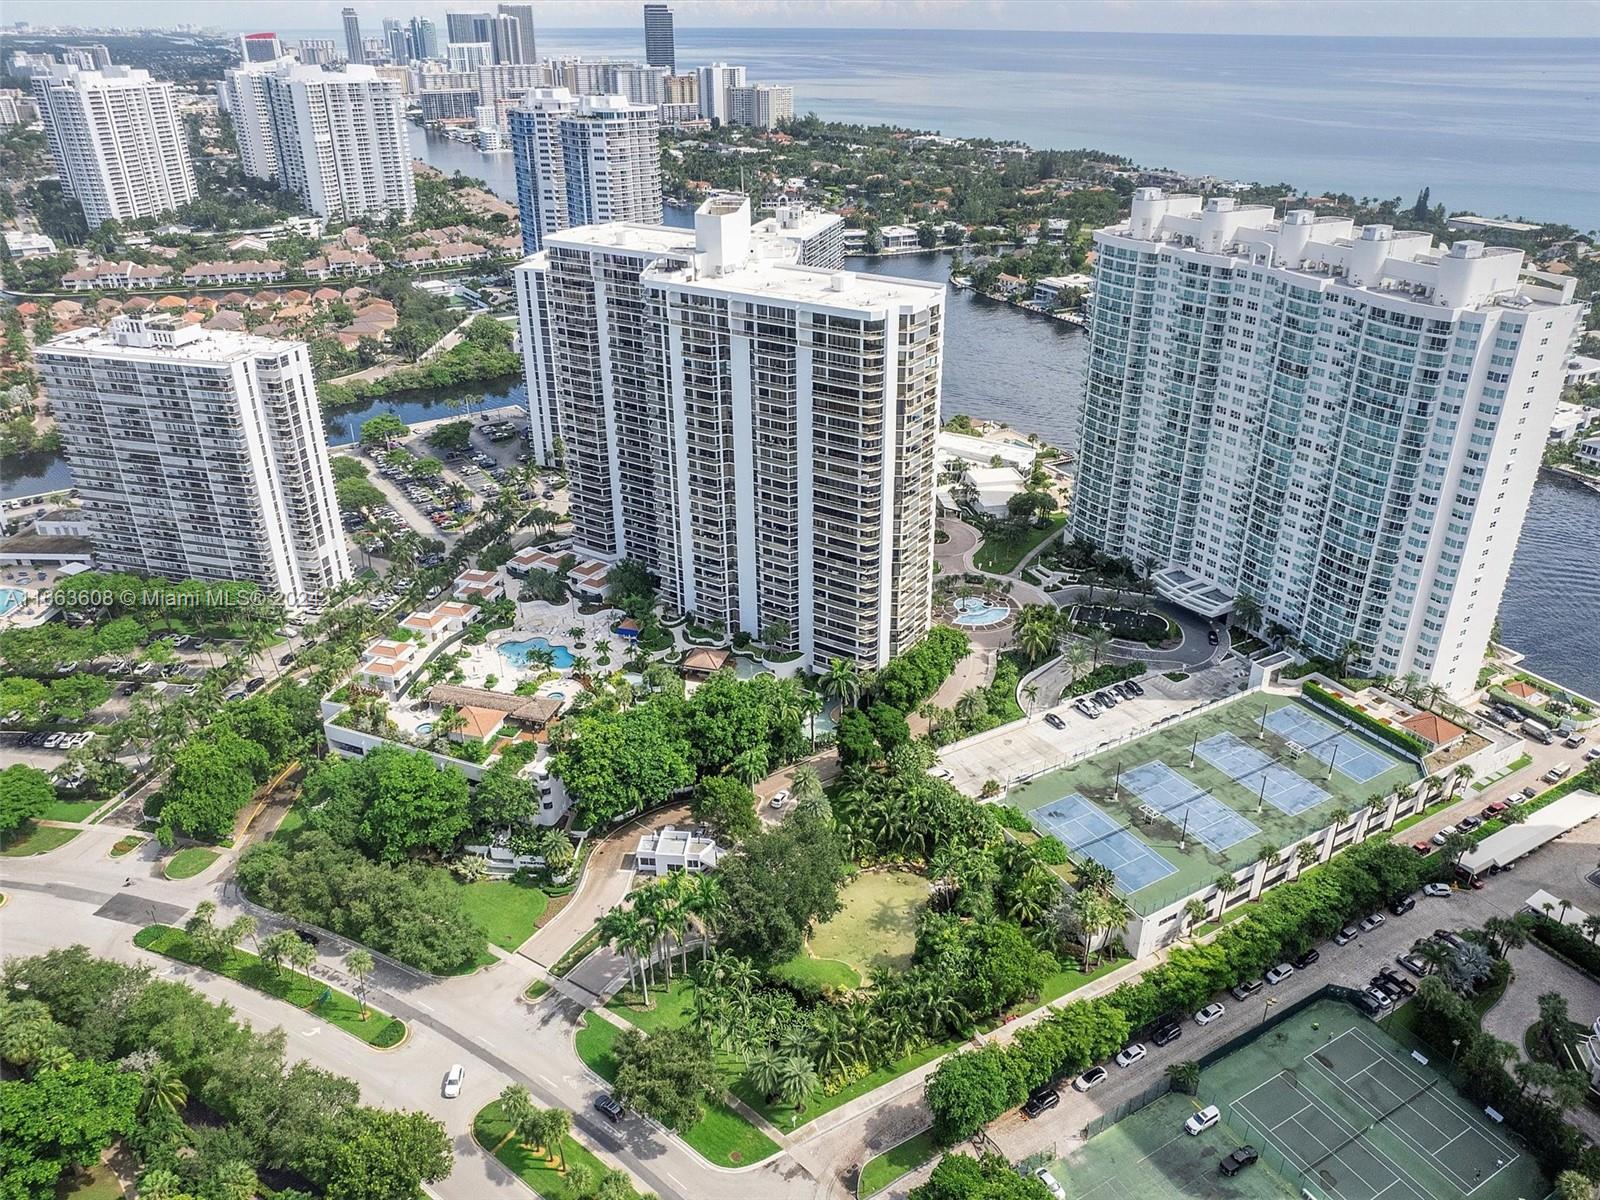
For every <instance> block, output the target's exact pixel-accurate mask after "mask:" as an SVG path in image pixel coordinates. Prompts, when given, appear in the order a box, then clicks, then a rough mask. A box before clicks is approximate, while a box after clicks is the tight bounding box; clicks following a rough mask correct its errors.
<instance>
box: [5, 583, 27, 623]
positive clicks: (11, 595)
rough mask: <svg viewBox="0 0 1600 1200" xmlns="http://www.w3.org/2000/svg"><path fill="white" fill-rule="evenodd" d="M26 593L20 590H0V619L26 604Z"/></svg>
mask: <svg viewBox="0 0 1600 1200" xmlns="http://www.w3.org/2000/svg"><path fill="white" fill-rule="evenodd" d="M27 599H28V593H27V592H25V591H23V590H22V589H21V588H0V617H3V616H5V615H6V614H7V613H8V612H11V611H13V610H14V609H18V608H21V607H22V606H23V604H24V603H26V602H27Z"/></svg>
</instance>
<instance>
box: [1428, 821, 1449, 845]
mask: <svg viewBox="0 0 1600 1200" xmlns="http://www.w3.org/2000/svg"><path fill="white" fill-rule="evenodd" d="M1455 831H1456V827H1455V826H1454V825H1446V826H1445V827H1444V828H1443V829H1441V830H1439V832H1438V833H1436V834H1434V835H1433V836H1432V837H1431V838H1429V839H1428V840H1429V841H1430V842H1432V843H1433V844H1434V845H1435V846H1442V845H1444V843H1445V839H1446V838H1448V837H1449V836H1450V835H1451V834H1452V833H1454V832H1455Z"/></svg>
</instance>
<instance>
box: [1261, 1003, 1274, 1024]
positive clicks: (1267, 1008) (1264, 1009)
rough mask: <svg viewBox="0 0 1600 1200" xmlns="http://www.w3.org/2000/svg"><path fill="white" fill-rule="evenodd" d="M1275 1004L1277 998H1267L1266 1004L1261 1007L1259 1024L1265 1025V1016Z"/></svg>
mask: <svg viewBox="0 0 1600 1200" xmlns="http://www.w3.org/2000/svg"><path fill="white" fill-rule="evenodd" d="M1277 1002H1278V998H1277V997H1276V996H1268V997H1267V1002H1266V1003H1265V1004H1264V1005H1262V1006H1261V1023H1262V1024H1263V1025H1265V1024H1266V1023H1267V1014H1268V1013H1269V1012H1271V1011H1272V1006H1273V1005H1274V1004H1276V1003H1277Z"/></svg>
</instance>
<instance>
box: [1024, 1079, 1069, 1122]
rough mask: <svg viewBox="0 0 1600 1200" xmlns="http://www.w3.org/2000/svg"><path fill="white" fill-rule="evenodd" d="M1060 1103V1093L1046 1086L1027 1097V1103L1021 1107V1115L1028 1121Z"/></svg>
mask: <svg viewBox="0 0 1600 1200" xmlns="http://www.w3.org/2000/svg"><path fill="white" fill-rule="evenodd" d="M1060 1103H1061V1093H1060V1092H1058V1091H1056V1089H1055V1088H1053V1087H1050V1086H1048V1085H1046V1086H1045V1087H1042V1088H1039V1089H1038V1090H1037V1091H1035V1092H1033V1093H1032V1094H1030V1095H1029V1096H1028V1101H1027V1103H1026V1104H1024V1105H1023V1106H1022V1115H1023V1116H1025V1117H1028V1118H1030V1119H1031V1118H1033V1117H1038V1116H1041V1115H1042V1114H1044V1113H1047V1112H1049V1111H1050V1110H1051V1109H1052V1108H1054V1107H1055V1106H1056V1105H1058V1104H1060Z"/></svg>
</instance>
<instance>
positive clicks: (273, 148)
mask: <svg viewBox="0 0 1600 1200" xmlns="http://www.w3.org/2000/svg"><path fill="white" fill-rule="evenodd" d="M252 36H255V35H252ZM294 65H295V60H294V59H293V58H290V57H287V56H285V57H283V58H277V59H271V60H268V61H258V60H256V59H253V58H251V59H246V60H245V61H244V62H242V63H241V64H240V65H239V66H237V67H232V68H230V69H229V70H227V71H224V72H223V73H222V82H221V83H219V84H218V85H217V100H218V102H219V103H220V104H221V105H222V107H223V109H224V110H225V111H226V112H227V114H228V116H229V117H230V118H232V120H233V133H234V139H235V140H236V141H237V142H238V143H239V166H240V169H242V170H243V171H244V173H245V174H246V175H249V176H251V177H253V178H255V179H268V180H275V179H277V178H278V142H277V137H276V135H275V134H274V131H273V127H272V109H271V107H270V106H269V105H268V103H267V76H269V75H272V74H274V73H275V72H276V71H277V70H278V69H279V68H280V67H292V66H294Z"/></svg>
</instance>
